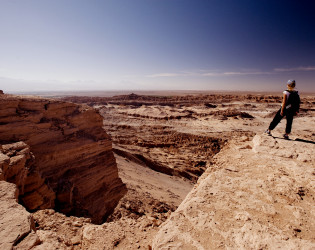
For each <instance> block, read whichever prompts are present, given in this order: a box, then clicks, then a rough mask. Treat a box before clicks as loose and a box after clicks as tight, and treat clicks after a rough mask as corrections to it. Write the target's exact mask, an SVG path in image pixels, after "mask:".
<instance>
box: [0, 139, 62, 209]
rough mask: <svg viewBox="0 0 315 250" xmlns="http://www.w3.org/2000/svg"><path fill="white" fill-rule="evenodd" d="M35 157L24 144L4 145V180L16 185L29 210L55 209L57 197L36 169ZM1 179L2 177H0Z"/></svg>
mask: <svg viewBox="0 0 315 250" xmlns="http://www.w3.org/2000/svg"><path fill="white" fill-rule="evenodd" d="M34 163H35V157H34V155H33V154H32V153H31V152H30V148H29V146H28V145H26V144H25V143H24V142H16V143H12V144H5V145H2V149H1V150H0V171H1V174H0V175H2V180H5V181H8V182H11V183H15V184H16V185H17V188H18V190H19V200H20V202H21V203H22V204H23V205H24V206H25V207H27V208H28V209H29V210H34V209H44V208H49V207H54V202H55V198H56V195H55V193H54V191H53V190H52V189H51V188H50V187H49V186H48V185H47V184H46V183H45V180H44V179H43V178H42V177H41V176H40V174H39V173H38V171H36V169H35V168H34ZM0 179H1V177H0Z"/></svg>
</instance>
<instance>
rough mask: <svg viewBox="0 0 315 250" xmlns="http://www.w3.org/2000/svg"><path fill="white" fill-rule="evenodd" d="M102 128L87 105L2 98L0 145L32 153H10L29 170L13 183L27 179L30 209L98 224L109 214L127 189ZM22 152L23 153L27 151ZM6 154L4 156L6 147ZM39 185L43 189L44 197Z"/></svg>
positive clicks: (94, 113) (25, 186)
mask: <svg viewBox="0 0 315 250" xmlns="http://www.w3.org/2000/svg"><path fill="white" fill-rule="evenodd" d="M102 124H103V118H102V117H101V116H100V115H99V114H98V113H97V112H96V111H95V110H94V109H92V108H89V107H87V106H79V105H76V104H73V103H66V102H61V101H55V100H47V99H41V98H34V97H27V98H26V97H16V96H10V95H1V97H0V144H9V143H15V142H19V141H23V142H24V143H25V144H27V145H29V147H30V151H31V152H32V155H30V153H29V155H28V156H27V155H25V154H24V156H23V157H24V158H23V157H22V156H21V155H17V156H15V155H14V154H16V152H15V153H14V152H13V153H12V156H13V157H16V158H14V160H17V161H23V162H24V161H25V162H27V164H28V166H27V168H28V169H29V170H30V171H29V172H28V173H27V174H25V173H24V174H22V173H20V175H21V176H20V177H19V178H17V177H16V178H15V179H19V180H20V181H21V182H23V180H24V182H23V185H24V192H23V190H22V189H21V191H22V192H21V194H23V193H25V188H28V189H27V190H28V192H27V195H28V196H27V197H29V198H30V197H31V198H30V199H29V200H27V199H26V198H25V199H24V200H23V199H22V201H23V202H24V203H25V206H26V207H27V209H29V210H30V211H34V210H37V209H40V208H43V207H44V208H54V207H55V209H56V210H57V211H61V212H63V213H65V214H72V215H77V216H86V217H91V218H92V221H93V222H95V223H101V222H103V221H104V220H105V219H106V218H107V217H108V215H110V214H111V212H112V211H113V209H114V208H115V206H116V205H117V203H118V201H119V200H120V198H121V197H123V195H124V194H125V193H126V187H125V185H124V184H123V183H122V181H121V179H120V178H119V177H118V170H117V166H116V161H115V158H114V155H113V152H112V143H111V140H110V138H109V136H108V135H107V134H106V133H105V131H104V130H103V128H102ZM7 147H10V146H7ZM23 147H24V149H22V151H23V150H25V151H29V148H27V147H26V148H25V145H24V146H23ZM2 151H3V155H6V146H4V147H2ZM7 151H8V152H9V151H10V149H8V150H7ZM11 151H12V150H11ZM13 151H17V150H16V149H14V150H13ZM23 152H24V151H23ZM24 153H25V152H24ZM9 154H10V153H9ZM7 157H9V158H10V157H11V156H10V155H7ZM28 157H29V158H28ZM11 158H12V157H11ZM20 158H21V159H20ZM22 158H23V159H22ZM11 160H12V161H13V159H6V160H5V159H4V161H7V163H8V161H11ZM9 164H10V163H9ZM22 165H23V164H22ZM38 178H40V179H41V181H39V179H38ZM6 179H8V181H12V182H15V183H17V182H16V181H14V180H10V178H6ZM17 185H18V186H19V187H20V186H21V185H22V184H21V183H20V184H19V183H17ZM23 185H22V186H23ZM35 186H41V187H44V188H45V189H46V191H45V192H44V193H46V196H45V195H43V194H41V193H40V192H39V189H38V188H35ZM49 190H51V191H52V193H53V196H54V195H55V198H54V197H53V196H52V195H51V192H50V191H49ZM38 193H39V194H40V195H38ZM39 200H42V201H41V202H39ZM53 201H55V204H54V202H53Z"/></svg>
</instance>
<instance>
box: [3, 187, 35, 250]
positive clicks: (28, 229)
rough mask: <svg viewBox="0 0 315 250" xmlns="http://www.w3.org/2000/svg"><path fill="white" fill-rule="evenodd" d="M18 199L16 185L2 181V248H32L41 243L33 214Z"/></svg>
mask: <svg viewBox="0 0 315 250" xmlns="http://www.w3.org/2000/svg"><path fill="white" fill-rule="evenodd" d="M17 199H18V189H17V188H16V186H15V185H14V184H13V183H8V182H6V181H0V239H1V240H0V249H3V250H9V249H13V247H14V248H15V249H31V247H33V246H35V245H37V244H38V243H39V239H38V237H37V236H36V234H35V232H34V230H35V226H34V221H33V218H32V216H31V215H30V213H28V212H27V211H26V210H25V208H24V207H23V206H21V205H19V204H18V203H17ZM26 239H27V240H26ZM22 242H23V243H22ZM26 242H27V244H26Z"/></svg>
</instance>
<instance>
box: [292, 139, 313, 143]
mask: <svg viewBox="0 0 315 250" xmlns="http://www.w3.org/2000/svg"><path fill="white" fill-rule="evenodd" d="M295 141H300V142H305V143H311V144H315V142H314V141H308V140H304V139H300V138H296V139H295Z"/></svg>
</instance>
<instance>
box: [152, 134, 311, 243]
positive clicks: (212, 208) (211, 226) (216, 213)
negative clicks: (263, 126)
mask: <svg viewBox="0 0 315 250" xmlns="http://www.w3.org/2000/svg"><path fill="white" fill-rule="evenodd" d="M243 143H244V142H230V145H229V146H228V147H227V148H225V149H224V150H223V151H221V152H220V153H219V154H218V155H217V156H216V165H215V166H213V168H210V169H208V170H207V171H206V172H205V173H204V175H203V176H202V180H200V182H199V183H198V184H197V185H196V186H195V187H194V188H193V190H192V191H191V192H190V193H189V194H188V195H187V197H186V199H185V200H184V201H183V202H182V203H181V205H180V206H179V207H178V209H177V210H176V211H175V212H174V213H173V214H172V215H171V217H170V219H169V220H168V221H166V223H164V224H163V225H162V226H161V229H160V231H159V232H158V234H157V235H156V237H155V239H154V242H153V249H275V248H279V249H314V248H315V238H314V231H315V222H314V221H315V209H314V208H315V204H314V198H315V192H314V191H315V182H314V177H313V176H314V175H313V171H314V165H313V164H312V162H314V157H315V156H314V154H313V153H312V152H314V151H313V150H314V145H313V144H310V143H304V144H302V145H301V144H299V143H301V142H295V141H285V140H282V139H274V138H273V137H270V136H260V135H257V136H255V137H254V140H253V150H250V149H247V148H246V147H243V149H240V145H242V144H243ZM241 148H242V147H241ZM295 154H298V155H307V156H308V157H309V158H308V161H307V162H305V161H302V162H301V161H299V159H298V158H297V157H295Z"/></svg>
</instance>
